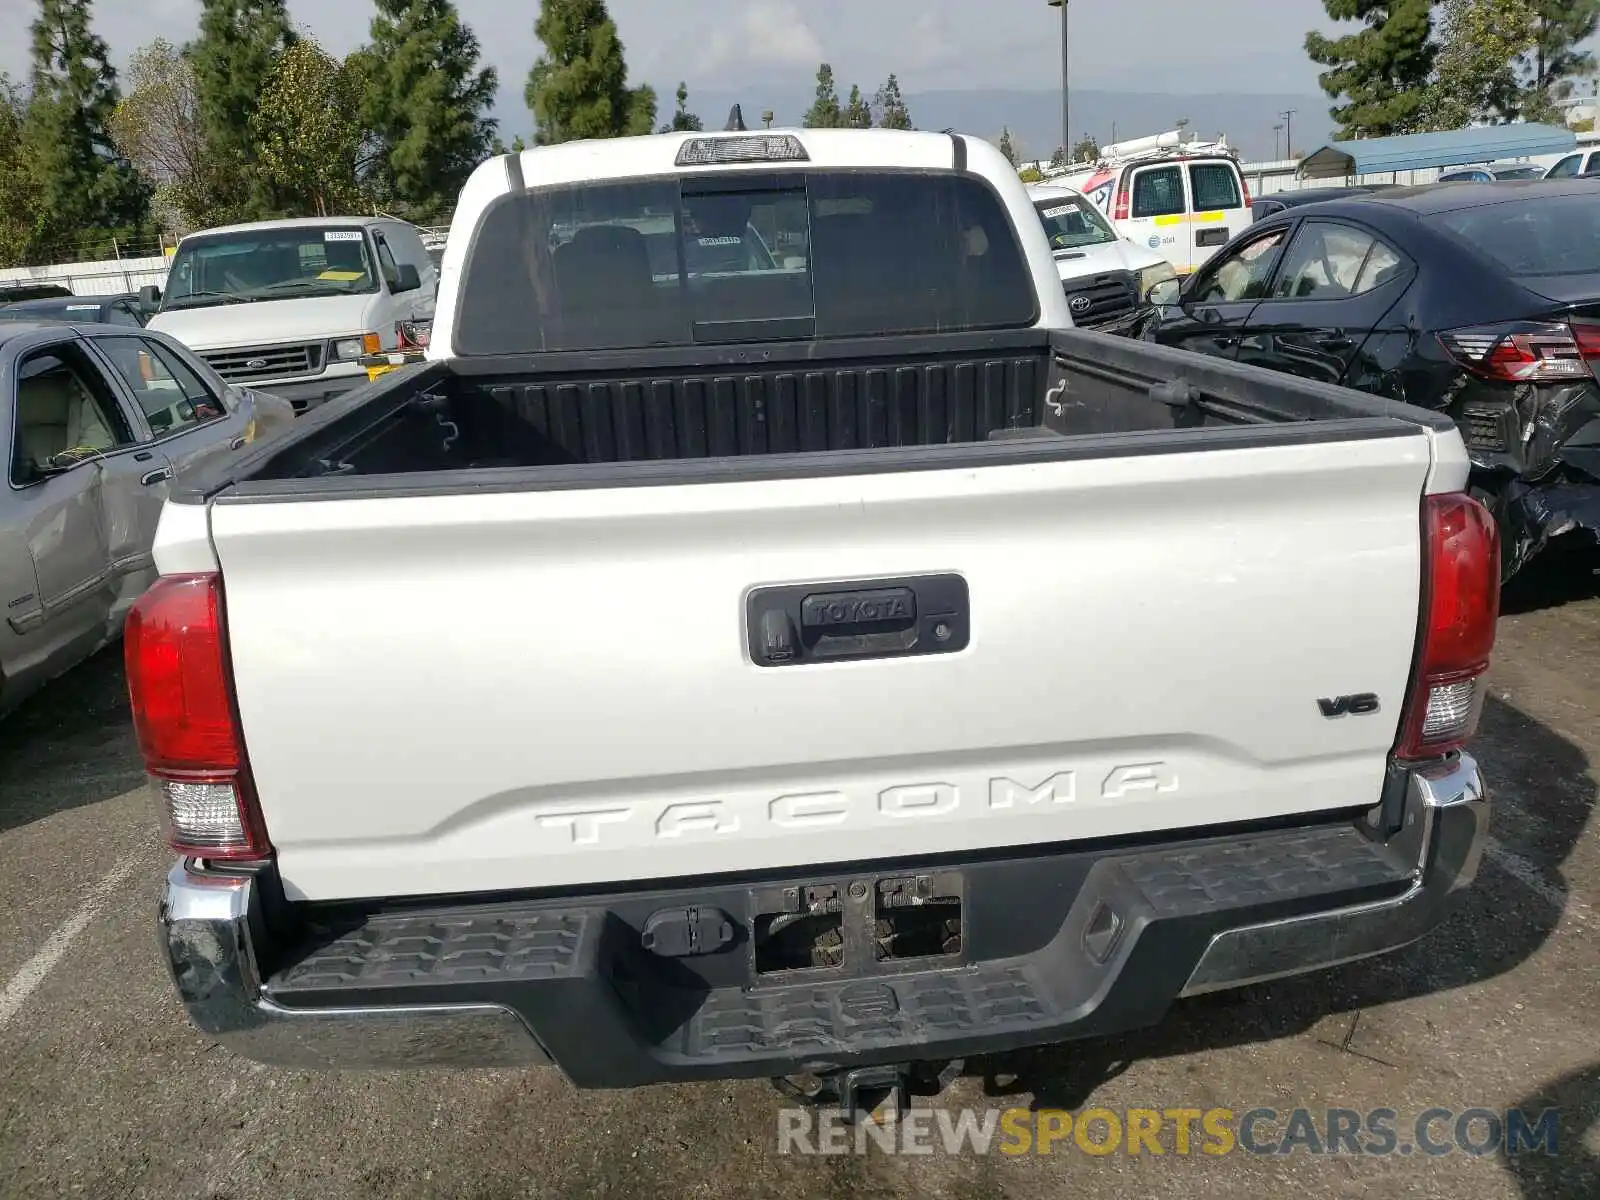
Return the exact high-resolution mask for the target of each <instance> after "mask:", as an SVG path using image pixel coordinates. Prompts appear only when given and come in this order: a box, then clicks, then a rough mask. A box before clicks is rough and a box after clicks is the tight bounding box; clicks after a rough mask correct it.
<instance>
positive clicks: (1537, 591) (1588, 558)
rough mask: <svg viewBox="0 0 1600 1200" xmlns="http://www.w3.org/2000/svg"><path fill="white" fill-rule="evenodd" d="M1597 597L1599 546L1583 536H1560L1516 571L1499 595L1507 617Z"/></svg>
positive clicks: (1599, 579) (1501, 606)
mask: <svg viewBox="0 0 1600 1200" xmlns="http://www.w3.org/2000/svg"><path fill="white" fill-rule="evenodd" d="M1596 597H1600V548H1596V546H1595V544H1594V541H1593V540H1592V539H1591V538H1588V537H1586V536H1575V535H1570V536H1567V537H1559V538H1557V539H1556V540H1555V541H1553V542H1551V543H1550V546H1549V548H1548V549H1547V550H1545V552H1544V553H1543V554H1540V555H1539V556H1538V557H1537V558H1535V559H1534V560H1533V561H1532V562H1531V563H1529V564H1528V565H1527V566H1526V567H1524V568H1523V569H1522V570H1521V571H1519V572H1517V574H1516V575H1514V576H1513V577H1512V579H1511V582H1509V583H1507V584H1506V586H1505V589H1504V591H1503V593H1502V595H1501V598H1500V611H1501V612H1502V613H1505V614H1506V615H1507V616H1515V615H1517V614H1519V613H1529V612H1537V611H1539V610H1540V609H1545V608H1560V607H1561V606H1562V605H1565V604H1577V603H1580V602H1581V601H1584V600H1593V599H1595V598H1596Z"/></svg>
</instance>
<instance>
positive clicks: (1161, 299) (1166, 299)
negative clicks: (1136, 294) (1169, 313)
mask: <svg viewBox="0 0 1600 1200" xmlns="http://www.w3.org/2000/svg"><path fill="white" fill-rule="evenodd" d="M1182 294H1183V283H1182V281H1181V280H1177V279H1163V280H1162V281H1161V282H1160V283H1156V284H1152V285H1151V287H1150V290H1149V291H1148V292H1146V293H1145V297H1144V298H1145V300H1146V301H1147V302H1148V303H1150V304H1152V305H1154V306H1155V307H1157V308H1166V307H1168V306H1170V305H1173V304H1176V303H1177V302H1178V300H1179V298H1180V297H1181V296H1182Z"/></svg>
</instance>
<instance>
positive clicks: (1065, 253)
mask: <svg viewBox="0 0 1600 1200" xmlns="http://www.w3.org/2000/svg"><path fill="white" fill-rule="evenodd" d="M1028 196H1029V198H1031V199H1032V200H1033V207H1034V209H1035V210H1036V211H1037V212H1038V214H1039V219H1040V221H1042V222H1043V223H1044V232H1045V236H1046V237H1047V238H1049V240H1050V253H1051V255H1052V256H1053V257H1054V258H1055V262H1056V270H1057V272H1058V273H1059V274H1060V275H1061V286H1062V288H1063V289H1064V290H1065V291H1066V293H1067V308H1068V309H1069V310H1070V311H1071V312H1072V322H1073V324H1074V325H1078V326H1080V327H1082V328H1085V329H1098V330H1101V331H1103V332H1107V333H1124V332H1127V331H1128V329H1130V328H1131V327H1132V326H1133V324H1134V323H1135V322H1136V321H1137V320H1138V317H1139V314H1140V312H1141V310H1142V309H1143V308H1144V307H1145V300H1144V298H1145V297H1146V296H1147V295H1149V293H1150V289H1151V288H1152V287H1154V286H1155V285H1156V284H1158V283H1160V282H1161V281H1162V280H1163V279H1171V278H1173V276H1174V275H1175V274H1176V272H1175V271H1174V269H1173V266H1172V264H1171V263H1170V262H1168V261H1167V260H1166V259H1165V258H1163V257H1162V256H1161V254H1160V253H1158V252H1157V251H1155V250H1152V249H1150V247H1149V246H1145V245H1141V244H1139V243H1136V242H1134V241H1133V240H1132V239H1130V238H1125V237H1120V236H1118V234H1117V231H1116V230H1115V229H1113V228H1112V227H1111V222H1110V221H1108V220H1106V216H1105V214H1104V213H1102V212H1101V211H1100V210H1099V209H1098V208H1096V207H1095V206H1094V205H1093V204H1090V203H1089V201H1088V200H1087V199H1086V198H1085V197H1084V196H1083V195H1082V193H1080V192H1077V191H1075V190H1073V189H1072V188H1069V187H1063V186H1061V185H1060V184H1055V183H1035V184H1030V185H1029V187H1028Z"/></svg>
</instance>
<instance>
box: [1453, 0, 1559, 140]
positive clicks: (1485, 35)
mask: <svg viewBox="0 0 1600 1200" xmlns="http://www.w3.org/2000/svg"><path fill="white" fill-rule="evenodd" d="M1440 14H1441V15H1440V19H1439V52H1438V57H1437V59H1436V65H1437V75H1436V77H1435V79H1434V82H1433V88H1432V96H1431V100H1430V104H1429V106H1428V109H1427V114H1426V115H1427V123H1428V124H1429V126H1431V127H1432V128H1434V129H1460V128H1462V127H1463V126H1465V125H1468V124H1470V123H1471V122H1473V121H1475V120H1499V121H1509V120H1513V119H1515V118H1516V116H1517V115H1518V113H1519V112H1520V111H1521V108H1522V106H1523V102H1524V91H1523V85H1522V81H1521V79H1520V78H1519V73H1518V67H1519V65H1520V63H1521V61H1522V59H1523V56H1524V55H1526V54H1528V53H1529V52H1530V51H1532V49H1533V46H1534V37H1535V30H1534V15H1533V12H1532V10H1531V8H1530V7H1529V5H1528V0H1444V3H1443V4H1442V5H1440Z"/></svg>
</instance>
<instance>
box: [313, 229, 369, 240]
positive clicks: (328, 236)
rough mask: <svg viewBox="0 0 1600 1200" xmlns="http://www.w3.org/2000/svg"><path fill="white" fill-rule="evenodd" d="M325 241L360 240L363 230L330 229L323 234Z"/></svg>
mask: <svg viewBox="0 0 1600 1200" xmlns="http://www.w3.org/2000/svg"><path fill="white" fill-rule="evenodd" d="M322 240H323V241H325V242H359V241H360V240H361V231H360V230H359V229H330V230H328V231H326V232H325V233H324V234H323V235H322Z"/></svg>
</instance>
